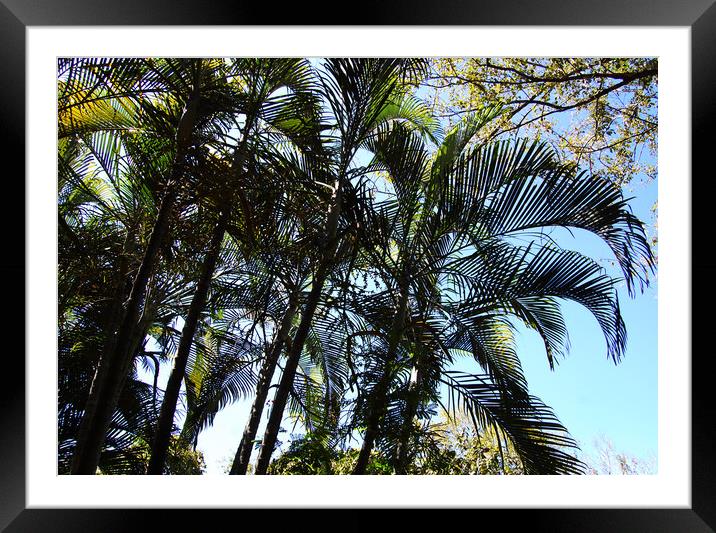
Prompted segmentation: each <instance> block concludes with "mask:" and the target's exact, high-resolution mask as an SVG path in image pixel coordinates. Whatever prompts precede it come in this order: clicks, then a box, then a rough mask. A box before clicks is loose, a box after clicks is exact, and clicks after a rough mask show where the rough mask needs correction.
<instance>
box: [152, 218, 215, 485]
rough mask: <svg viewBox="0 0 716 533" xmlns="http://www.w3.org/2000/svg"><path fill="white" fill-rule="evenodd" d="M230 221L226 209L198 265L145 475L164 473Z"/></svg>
mask: <svg viewBox="0 0 716 533" xmlns="http://www.w3.org/2000/svg"><path fill="white" fill-rule="evenodd" d="M228 221H229V209H228V208H225V209H223V210H222V212H221V214H220V215H219V221H218V223H217V225H216V227H215V228H214V234H213V235H212V237H211V242H210V243H209V249H208V250H207V252H206V255H205V256H204V262H203V264H202V265H201V274H200V277H199V281H198V283H197V285H196V292H195V293H194V297H193V298H192V300H191V304H190V305H189V312H188V313H187V316H186V321H185V322H184V328H183V329H182V334H181V339H180V340H179V347H178V348H177V356H176V358H175V359H174V368H173V369H172V373H171V374H170V376H169V381H168V382H167V388H166V390H165V391H164V399H163V400H162V408H161V410H160V412H159V420H157V429H156V432H155V434H154V441H153V443H152V454H151V457H150V459H149V465H148V467H147V474H152V475H160V474H162V473H163V472H164V463H165V462H166V458H167V451H168V450H169V440H170V437H171V432H172V426H173V425H174V413H175V412H176V407H177V400H178V399H179V392H180V390H181V382H182V379H184V373H185V372H186V365H187V362H188V361H189V352H190V350H191V345H192V342H193V341H194V334H195V333H196V326H197V324H198V322H199V315H200V314H201V312H202V311H203V310H204V306H205V305H206V299H207V296H208V294H209V287H210V285H211V278H212V277H213V275H214V269H215V267H216V261H217V260H218V258H219V253H220V252H221V243H222V241H223V240H224V232H225V231H226V226H227V224H228Z"/></svg>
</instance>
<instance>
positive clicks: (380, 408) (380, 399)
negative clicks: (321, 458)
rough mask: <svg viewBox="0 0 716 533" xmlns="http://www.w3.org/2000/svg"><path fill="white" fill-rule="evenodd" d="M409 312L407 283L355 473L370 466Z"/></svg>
mask: <svg viewBox="0 0 716 533" xmlns="http://www.w3.org/2000/svg"><path fill="white" fill-rule="evenodd" d="M407 314H408V290H407V285H404V286H403V288H402V289H401V295H400V303H399V304H398V312H397V313H396V315H395V318H394V319H393V324H392V325H391V333H390V338H389V339H390V340H389V343H390V344H389V345H388V353H387V355H386V362H385V370H384V371H383V375H382V376H381V377H380V380H379V381H378V383H377V384H376V386H375V387H374V388H373V392H372V394H371V398H370V399H369V400H368V402H369V403H368V409H369V411H368V423H367V424H366V429H365V434H364V435H363V444H362V445H361V449H360V452H359V453H358V460H357V461H356V465H355V466H354V467H353V475H363V474H365V472H366V469H367V468H368V461H369V460H370V454H371V452H372V451H373V445H374V444H375V439H376V437H377V436H378V425H379V424H380V421H381V419H382V418H383V415H384V414H385V409H386V407H387V401H388V389H389V387H390V380H391V377H392V376H391V374H392V372H391V368H390V366H391V365H392V364H393V362H394V360H395V356H396V355H397V351H398V344H399V343H400V339H401V337H402V336H403V330H404V329H405V322H406V317H407Z"/></svg>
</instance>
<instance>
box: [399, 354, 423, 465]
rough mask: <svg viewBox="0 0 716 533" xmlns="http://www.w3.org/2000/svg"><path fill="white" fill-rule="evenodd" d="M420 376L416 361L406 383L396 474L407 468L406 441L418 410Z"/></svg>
mask: <svg viewBox="0 0 716 533" xmlns="http://www.w3.org/2000/svg"><path fill="white" fill-rule="evenodd" d="M421 377H422V376H421V372H420V367H419V365H418V363H417V362H416V363H415V365H414V366H413V370H412V372H411V373H410V383H409V384H408V391H407V398H406V406H405V418H404V419H403V427H402V429H401V431H400V441H399V442H398V450H397V452H396V456H397V462H396V465H395V473H396V474H405V473H406V470H407V468H408V444H409V443H408V441H409V439H410V432H411V430H412V428H413V418H415V414H416V413H417V412H418V404H419V403H420V383H421V381H422V380H421Z"/></svg>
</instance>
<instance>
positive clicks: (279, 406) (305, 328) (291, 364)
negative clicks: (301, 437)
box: [256, 173, 343, 475]
mask: <svg viewBox="0 0 716 533" xmlns="http://www.w3.org/2000/svg"><path fill="white" fill-rule="evenodd" d="M342 174H343V173H341V174H340V175H342ZM342 182H343V180H342V179H341V178H339V179H338V180H336V182H335V185H334V186H335V192H334V197H333V202H332V205H331V209H330V211H329V213H328V218H327V220H326V246H325V248H324V251H323V254H322V256H321V262H320V264H319V265H318V269H317V271H316V275H315V276H314V278H313V281H312V286H311V292H310V293H309V295H308V299H307V300H306V305H305V307H304V308H303V312H302V313H301V321H300V323H299V325H298V329H297V330H296V334H295V335H294V338H293V342H292V343H291V349H290V350H289V351H288V354H287V355H286V366H285V367H284V369H283V374H282V375H281V381H280V382H279V386H278V390H277V391H276V396H275V397H274V401H273V405H272V407H271V414H270V416H269V420H268V423H267V425H266V431H265V433H264V438H263V439H262V441H261V450H260V451H259V457H258V462H257V465H256V474H259V475H261V474H265V473H266V470H267V469H268V465H269V461H270V460H271V455H272V454H273V449H274V446H276V439H277V438H278V431H279V429H280V427H281V420H282V419H283V412H284V410H285V408H286V402H287V400H288V395H289V393H290V392H291V388H292V387H293V379H294V377H295V375H296V368H298V360H299V358H300V357H301V352H302V351H303V345H304V344H305V343H306V338H307V337H308V332H309V330H310V328H311V322H312V321H313V315H314V314H315V312H316V308H317V307H318V302H319V300H320V299H321V293H322V292H323V286H324V284H325V282H326V278H327V277H328V274H329V272H330V269H331V268H332V267H333V262H334V255H335V252H336V248H337V246H338V238H337V235H338V218H339V216H340V213H341V208H342V195H343V192H342V188H341V185H342Z"/></svg>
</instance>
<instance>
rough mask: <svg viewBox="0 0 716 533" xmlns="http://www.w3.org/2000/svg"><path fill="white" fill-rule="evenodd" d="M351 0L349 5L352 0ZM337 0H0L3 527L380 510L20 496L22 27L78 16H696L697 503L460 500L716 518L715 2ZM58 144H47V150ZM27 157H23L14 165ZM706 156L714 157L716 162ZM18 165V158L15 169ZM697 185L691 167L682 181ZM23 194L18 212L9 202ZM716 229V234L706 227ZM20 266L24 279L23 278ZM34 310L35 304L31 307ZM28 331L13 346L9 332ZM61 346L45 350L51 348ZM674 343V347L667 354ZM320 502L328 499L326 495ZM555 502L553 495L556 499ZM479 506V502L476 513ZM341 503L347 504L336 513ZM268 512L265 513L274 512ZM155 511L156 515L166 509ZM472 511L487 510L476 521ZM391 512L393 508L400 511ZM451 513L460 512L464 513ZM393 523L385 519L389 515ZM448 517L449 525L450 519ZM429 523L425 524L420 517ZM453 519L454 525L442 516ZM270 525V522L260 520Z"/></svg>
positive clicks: (653, 523)
mask: <svg viewBox="0 0 716 533" xmlns="http://www.w3.org/2000/svg"><path fill="white" fill-rule="evenodd" d="M347 5H348V4H346V6H347ZM336 9H337V8H336V4H335V3H331V4H329V3H328V2H325V5H321V2H312V3H311V4H310V5H309V4H306V3H301V2H296V3H294V4H293V5H287V6H281V7H280V8H279V7H278V6H277V5H276V4H274V3H270V2H248V1H246V0H234V1H229V0H218V1H216V0H215V1H204V2H189V1H186V0H173V1H172V0H124V1H122V2H111V3H110V2H104V1H100V0H95V1H91V0H34V1H32V2H30V1H28V0H0V58H2V62H1V63H0V65H2V70H1V71H0V72H1V73H2V74H0V118H1V120H2V128H0V132H1V133H0V135H2V136H3V142H2V143H0V151H2V155H3V159H2V161H3V163H4V164H3V165H2V167H0V168H2V170H1V171H0V173H2V175H3V176H4V178H5V179H4V181H3V185H4V188H5V197H6V202H5V204H6V205H5V208H4V209H2V210H0V212H2V216H3V217H4V225H3V228H5V230H6V231H4V232H3V244H4V246H3V248H4V249H3V253H2V256H1V257H2V259H1V260H0V272H1V273H2V278H0V279H2V280H4V281H5V283H4V285H5V287H3V289H2V292H3V293H4V295H5V297H6V300H5V302H4V305H2V306H0V309H2V311H0V312H1V313H2V318H3V322H2V324H3V325H4V326H5V328H4V329H5V339H4V340H5V343H4V344H5V345H4V348H5V350H4V352H5V353H4V358H3V363H2V365H1V366H0V368H2V370H3V372H2V375H4V378H5V379H4V380H3V384H2V386H1V387H0V395H1V397H0V401H1V403H0V421H1V422H0V450H1V453H0V473H1V474H2V475H1V479H2V481H1V482H0V483H1V484H0V527H7V529H6V530H7V531H23V532H24V531H65V530H66V531H126V530H128V529H145V528H149V527H155V526H150V524H152V523H155V524H156V523H159V524H161V526H162V529H174V530H177V529H178V530H184V529H187V528H188V527H189V526H190V524H191V523H192V522H195V521H197V520H199V521H201V523H203V524H204V525H208V524H209V520H211V521H214V520H217V519H218V520H219V521H221V522H224V523H226V524H230V523H231V522H233V521H237V520H240V522H235V523H237V524H243V527H257V526H254V525H249V524H251V523H252V522H254V521H255V520H258V521H259V523H261V522H262V521H265V522H264V526H268V529H269V530H270V531H271V530H274V529H283V528H285V527H291V528H295V527H296V526H298V527H299V528H300V529H303V528H304V527H305V528H306V529H308V528H309V527H310V529H312V530H314V529H316V528H318V529H322V528H325V529H328V528H330V529H332V530H334V529H336V528H338V529H340V530H359V529H360V530H365V529H366V527H370V528H373V527H376V526H377V525H378V524H380V523H381V521H382V520H383V519H382V518H381V517H380V516H376V515H377V514H380V513H384V512H385V511H380V510H368V509H350V510H340V511H338V512H336V511H332V512H330V513H328V514H322V515H320V516H321V518H320V519H319V518H318V516H317V513H316V512H315V511H314V512H312V514H311V516H310V517H309V516H306V513H307V512H308V511H307V510H291V511H281V512H276V511H275V510H271V512H270V514H267V510H245V509H238V510H222V511H209V510H203V511H196V510H193V511H188V510H138V509H134V510H117V509H113V510H82V509H73V510H66V509H26V508H25V507H26V505H25V461H26V457H25V363H24V358H23V356H22V355H21V354H24V349H25V346H24V332H25V328H26V324H27V322H23V328H22V331H18V330H19V329H20V328H19V326H18V320H17V317H18V315H21V316H25V313H24V310H25V304H24V302H25V289H26V287H27V284H31V283H32V279H25V272H26V270H25V233H24V226H23V231H19V225H20V222H19V221H24V219H25V211H24V205H25V203H24V202H25V201H26V200H27V198H26V195H25V181H24V179H23V178H24V158H23V156H22V155H20V154H24V153H25V109H26V108H27V106H28V105H31V102H28V101H27V100H26V96H25V94H26V93H25V89H26V87H25V60H26V55H25V52H26V50H25V30H26V27H27V26H83V25H100V26H101V25H127V26H131V25H201V26H205V25H262V24H267V23H268V24H271V25H283V24H292V25H298V24H303V25H316V24H336V21H339V20H340V21H342V22H343V23H345V22H350V24H351V25H364V24H365V25H403V24H408V25H471V26H472V25H513V26H514V25H517V26H520V25H522V26H527V25H529V26H535V25H577V26H579V25H589V26H688V27H690V28H691V39H692V41H691V76H692V80H691V81H692V89H691V104H692V117H691V118H692V130H691V135H692V153H691V156H692V176H693V177H692V178H691V182H690V187H691V198H692V219H691V224H692V226H691V230H692V233H691V235H692V258H691V261H692V262H691V275H692V287H693V288H694V289H696V290H692V295H693V294H698V296H699V297H698V298H692V316H691V324H692V339H691V343H689V342H688V339H685V342H684V351H683V353H682V354H679V355H681V356H684V357H688V355H689V354H691V369H692V424H691V427H692V434H691V441H692V472H691V480H692V488H691V497H692V504H691V507H690V508H688V509H663V508H662V509H654V508H644V509H619V510H617V509H522V510H516V509H504V510H451V511H450V513H451V517H450V523H452V522H453V521H454V520H457V521H458V522H460V523H462V522H463V521H464V523H465V524H470V523H472V527H476V526H478V524H484V523H483V522H482V520H483V519H484V518H485V517H489V518H493V519H497V520H500V521H502V523H503V524H508V523H509V524H510V526H516V527H517V528H518V529H517V530H520V529H521V528H522V527H529V528H530V530H538V531H539V530H545V531H610V532H611V531H650V532H651V531H714V530H716V458H715V457H716V453H715V452H716V417H715V416H714V413H715V412H716V409H715V407H716V402H715V401H714V395H713V393H712V389H713V377H712V376H713V374H712V373H711V372H710V368H709V363H710V360H711V359H712V355H713V354H712V351H713V350H712V349H710V346H711V343H709V342H708V340H709V339H707V337H706V334H705V332H706V331H708V324H707V321H709V320H710V316H711V314H710V313H708V312H707V310H706V308H705V305H707V304H706V303H707V302H709V301H713V299H714V298H713V297H714V296H715V290H714V283H713V282H712V280H713V279H714V275H715V274H716V261H714V260H713V259H711V253H710V252H711V250H710V246H708V244H706V243H709V242H710V240H708V239H709V235H708V232H709V231H710V228H711V227H712V223H711V220H710V216H711V213H712V212H713V207H712V206H710V205H708V204H707V202H709V201H710V200H711V198H712V197H711V196H710V194H709V193H708V192H707V186H709V185H711V184H712V183H713V181H714V180H713V174H714V172H713V164H712V163H711V161H710V160H709V159H710V157H712V153H713V151H714V146H716V127H714V125H713V120H714V118H715V117H716V114H715V113H714V111H715V110H716V5H714V0H688V1H686V0H632V1H629V2H628V3H624V2H623V0H601V1H597V2H595V1H588V0H579V1H577V0H572V1H567V2H565V1H560V0H544V1H540V2H536V1H530V0H504V1H502V2H499V3H489V4H488V3H486V2H485V3H482V2H479V1H474V2H470V3H467V2H466V1H461V0H441V1H439V2H438V1H428V0H418V1H416V0H412V1H408V0H399V1H398V0H393V1H392V2H375V1H373V0H364V1H363V2H361V4H360V9H353V13H350V14H348V13H345V12H344V14H343V15H342V16H341V17H340V19H339V17H337V16H336ZM48 156H49V155H48ZM16 163H19V168H18V166H17V165H16ZM710 163H711V164H710ZM13 165H15V166H14V168H13ZM684 185H685V186H687V187H688V186H689V181H688V178H687V179H686V180H685V181H684ZM12 206H17V207H18V209H19V212H18V211H14V210H13V209H8V207H12ZM711 238H713V237H712V236H711ZM21 279H24V280H25V285H23V284H22V283H19V280H21ZM25 320H26V321H31V320H32V317H31V316H27V317H26V319H25ZM11 340H12V341H15V342H16V343H17V344H19V347H18V348H16V349H14V350H13V349H9V348H10V344H8V341H11ZM51 355H52V354H48V356H51ZM672 355H673V354H672ZM317 505H320V502H317ZM556 505H558V503H556ZM476 512H479V513H480V514H479V515H475V513H476ZM336 514H339V516H338V517H336V516H335V515H336ZM426 514H427V510H411V511H409V512H402V513H401V516H400V518H399V521H400V523H401V526H400V528H401V529H404V530H408V529H409V528H413V527H415V526H418V525H421V526H422V527H425V526H426V525H427V524H429V523H430V522H431V521H432V520H438V521H443V520H445V518H447V517H441V518H437V519H436V518H435V516H436V514H437V513H431V515H430V518H428V516H426ZM267 517H270V519H268V521H267ZM157 520H158V522H157ZM477 520H480V522H479V523H478V522H477ZM391 521H392V520H389V521H388V523H389V522H391ZM458 522H455V523H458ZM383 523H385V522H383ZM443 525H446V523H445V522H443ZM422 527H421V529H422ZM447 527H449V526H447ZM264 529H265V527H264Z"/></svg>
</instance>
